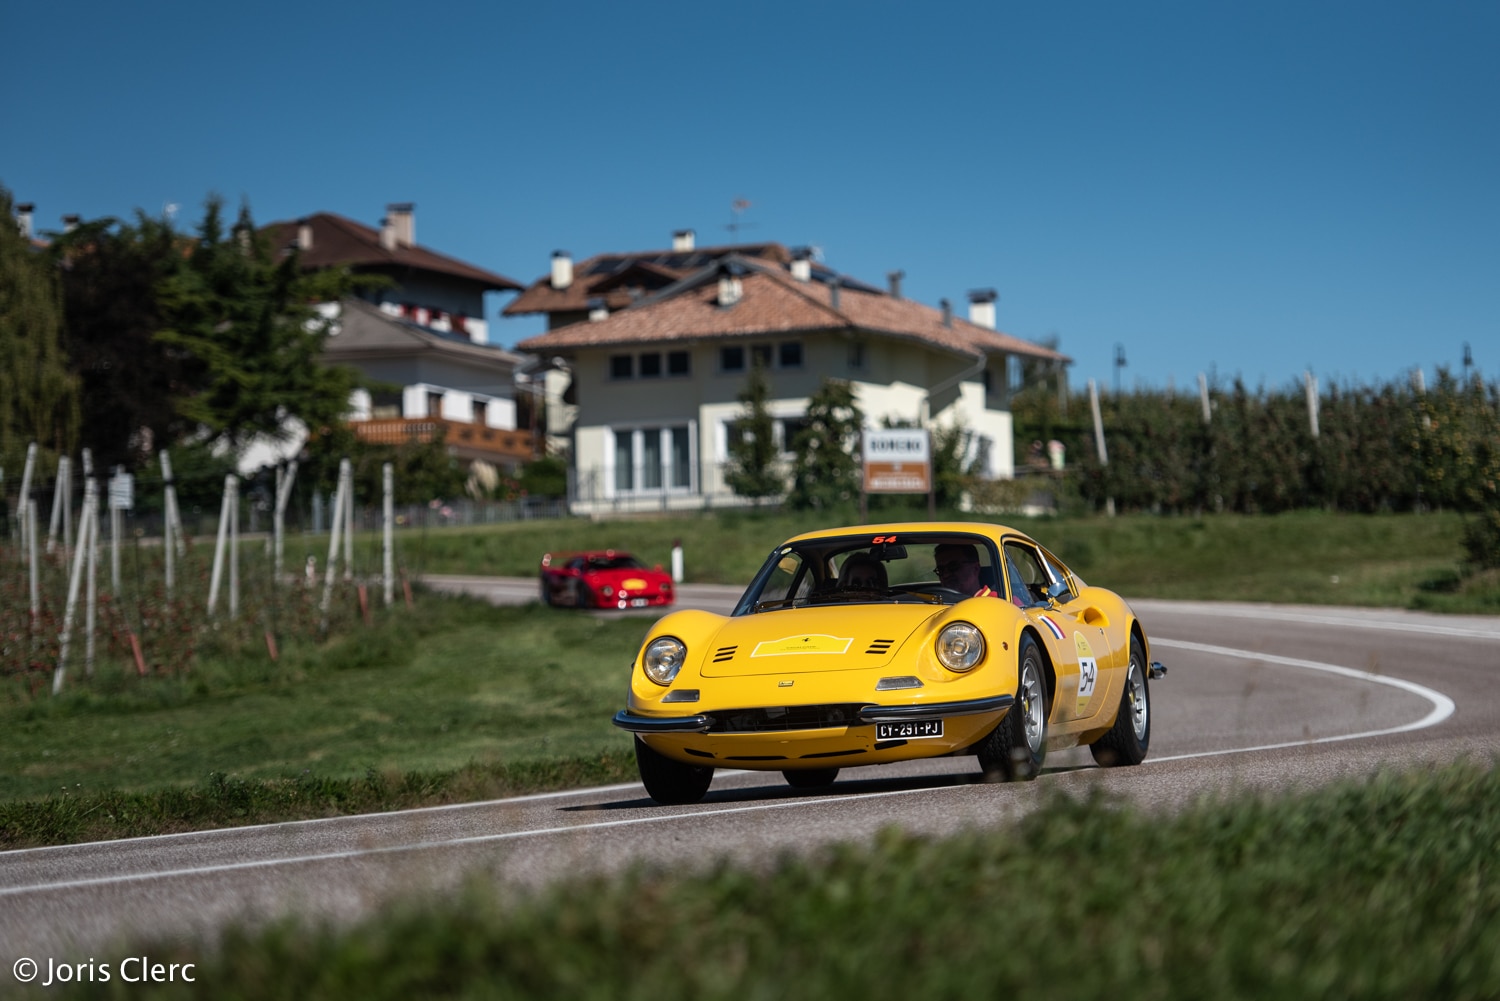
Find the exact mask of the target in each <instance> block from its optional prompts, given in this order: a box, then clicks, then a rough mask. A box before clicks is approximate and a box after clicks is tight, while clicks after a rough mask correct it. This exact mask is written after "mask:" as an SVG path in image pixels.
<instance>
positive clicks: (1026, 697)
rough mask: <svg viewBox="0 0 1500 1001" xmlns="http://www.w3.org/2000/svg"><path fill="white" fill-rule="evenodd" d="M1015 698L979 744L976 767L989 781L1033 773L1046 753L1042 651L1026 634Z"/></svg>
mask: <svg viewBox="0 0 1500 1001" xmlns="http://www.w3.org/2000/svg"><path fill="white" fill-rule="evenodd" d="M1016 678H1017V684H1016V702H1015V705H1013V706H1011V707H1010V712H1008V713H1006V714H1005V718H1004V719H1002V720H1001V721H1000V725H999V726H997V727H995V729H994V731H993V732H991V733H990V735H989V736H988V737H986V738H985V739H984V741H983V742H982V743H981V744H980V745H979V767H981V768H983V769H984V777H985V780H986V781H989V782H1001V781H1003V782H1014V781H1017V780H1022V781H1024V780H1028V779H1034V778H1036V777H1037V774H1038V773H1039V772H1040V771H1041V770H1042V762H1043V761H1044V760H1045V759H1046V757H1047V676H1046V668H1045V667H1044V666H1043V663H1042V652H1041V651H1040V650H1039V649H1037V645H1036V640H1034V639H1032V638H1031V637H1030V636H1027V637H1025V638H1024V639H1022V640H1021V649H1020V652H1019V654H1018V656H1017V661H1016Z"/></svg>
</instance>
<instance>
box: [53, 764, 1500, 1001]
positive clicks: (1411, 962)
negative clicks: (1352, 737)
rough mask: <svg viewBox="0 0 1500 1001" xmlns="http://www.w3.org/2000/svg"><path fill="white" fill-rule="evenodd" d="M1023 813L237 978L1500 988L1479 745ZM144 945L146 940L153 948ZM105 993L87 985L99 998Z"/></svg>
mask: <svg viewBox="0 0 1500 1001" xmlns="http://www.w3.org/2000/svg"><path fill="white" fill-rule="evenodd" d="M1041 794H1042V795H1043V796H1044V797H1045V798H1046V802H1045V803H1044V805H1042V806H1041V807H1040V808H1039V809H1038V810H1037V811H1036V812H1035V813H1032V814H1031V815H1029V816H1028V817H1027V818H1025V819H1023V820H1022V821H1020V822H1019V823H1018V824H1016V825H1014V826H1013V827H1009V828H1004V829H986V830H976V831H973V832H971V833H968V834H965V835H962V836H959V837H955V838H950V839H945V840H927V839H923V838H917V837H912V836H908V835H903V834H900V833H898V832H895V831H890V830H888V831H885V832H882V833H881V834H880V835H879V836H878V837H877V838H876V839H875V843H874V844H873V845H870V846H841V847H837V848H833V849H829V850H825V851H819V852H816V853H813V854H811V855H809V856H801V857H789V858H785V859H783V860H781V861H780V862H779V863H777V864H775V865H774V866H773V867H772V868H771V871H769V872H765V871H753V870H751V869H746V868H737V867H730V866H727V865H720V866H718V867H716V868H709V869H706V870H705V871H699V872H692V873H684V872H682V871H680V869H679V868H677V867H674V871H671V872H668V871H657V870H650V871H635V872H633V873H630V874H628V875H626V876H625V877H623V878H616V879H604V878H594V879H575V880H572V881H570V882H568V883H566V884H564V885H560V886H555V887H552V888H550V889H549V890H547V891H545V892H544V893H542V894H540V895H538V896H535V897H532V898H528V899H522V900H520V901H518V902H517V901H514V900H512V901H509V902H507V901H506V900H505V898H504V897H503V896H502V895H501V894H499V893H497V892H496V890H495V887H493V886H492V885H486V884H484V883H482V882H475V883H474V884H473V885H472V886H471V888H470V890H469V892H468V893H467V894H466V895H464V896H462V897H461V898H459V899H457V900H452V899H450V900H446V901H437V900H428V901H417V902H409V903H407V904H405V905H403V906H400V907H393V908H388V909H387V910H386V911H385V912H384V913H383V914H382V916H380V917H378V918H374V919H372V920H369V921H366V922H364V923H361V924H358V925H356V926H353V927H349V928H336V927H322V928H315V929H310V928H307V927H304V926H302V925H299V924H294V923H285V924H281V925H277V926H275V927H272V928H269V929H262V930H238V931H234V932H231V933H230V934H229V935H228V936H227V937H225V938H224V939H222V940H221V941H220V942H219V943H218V945H219V948H218V949H216V950H213V951H211V952H209V953H207V954H202V953H201V952H199V951H195V949H194V948H193V947H186V946H180V945H178V946H174V945H169V944H160V945H153V946H150V947H149V948H148V949H143V950H141V952H140V954H149V955H150V956H151V957H152V959H153V960H161V961H167V962H171V961H177V962H192V963H195V964H196V965H195V975H196V977H197V980H196V982H195V983H194V984H192V985H191V986H190V987H189V986H187V985H179V986H177V987H171V986H160V987H155V986H153V987H148V986H144V985H138V984H128V985H127V984H122V983H119V982H114V983H111V984H108V985H103V987H104V990H103V991H101V989H100V988H101V985H97V984H91V985H88V994H89V996H91V997H98V996H100V995H101V993H102V994H104V995H106V996H114V997H122V998H123V997H131V998H140V997H148V998H156V997H161V998H170V997H185V996H205V997H215V998H224V999H247V1001H248V999H259V998H281V997H320V998H335V999H336V998H360V999H380V998H409V997H445V998H540V997H546V998H555V997H568V998H576V999H589V998H610V999H633V998H640V999H651V1001H669V999H673V998H692V999H695V1001H699V999H716V998H726V999H727V998H734V999H757V998H776V999H799V998H810V999H812V998H816V999H822V998H829V997H870V998H900V997H923V998H929V997H931V998H990V997H1006V998H1016V999H1026V998H1057V997H1067V998H1074V999H1081V1001H1087V999H1100V1001H1122V999H1134V998H1151V999H1163V1001H1174V999H1179V998H1180V999H1194V1001H1196V999H1200V998H1206V997H1212V998H1221V999H1223V998H1266V997H1276V998H1285V999H1302V998H1307V999H1324V998H1329V997H1338V998H1392V999H1395V998H1413V997H1444V998H1491V997H1496V996H1500V881H1497V880H1495V879H1493V878H1491V877H1490V875H1489V873H1490V869H1491V867H1492V863H1493V859H1494V858H1495V855H1496V852H1497V850H1500V773H1497V771H1496V769H1495V768H1494V767H1493V764H1490V765H1479V764H1474V763H1464V764H1457V765H1450V766H1445V767H1442V768H1437V769H1424V770H1419V771H1411V772H1406V773H1386V774H1382V775H1379V776H1376V777H1375V778H1374V779H1373V780H1369V781H1364V782H1359V783H1353V784H1344V785H1339V786H1335V787H1331V788H1328V789H1324V790H1319V791H1316V792H1313V793H1310V794H1306V795H1303V796H1300V797H1297V798H1295V799H1282V800H1270V799H1265V800H1257V799H1248V800H1246V799H1236V800H1235V801H1233V802H1230V801H1211V802H1204V803H1200V804H1198V805H1196V806H1194V807H1191V808H1189V809H1188V810H1186V811H1184V812H1183V813H1181V814H1179V815H1177V816H1174V817H1171V818H1166V819H1162V818H1158V817H1153V816H1147V815H1144V814H1142V813H1139V812H1137V811H1136V810H1134V809H1133V808H1131V807H1129V806H1128V805H1126V804H1122V803H1120V802H1115V801H1111V800H1109V799H1105V798H1099V797H1095V798H1090V799H1082V800H1080V799H1073V798H1068V797H1066V796H1064V795H1062V794H1058V793H1051V794H1048V793H1046V792H1045V791H1043V792H1042V793H1041ZM131 954H135V953H131ZM83 993H84V992H83V991H82V990H80V991H78V992H76V996H82V995H83Z"/></svg>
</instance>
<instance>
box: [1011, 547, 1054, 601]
mask: <svg viewBox="0 0 1500 1001" xmlns="http://www.w3.org/2000/svg"><path fill="white" fill-rule="evenodd" d="M1005 562H1006V566H1007V577H1008V578H1010V580H1011V594H1012V596H1013V597H1014V596H1015V595H1017V594H1019V595H1020V597H1021V601H1022V604H1026V605H1030V604H1034V603H1035V602H1038V601H1046V600H1047V588H1048V587H1050V586H1051V584H1052V579H1051V577H1050V576H1049V575H1048V573H1047V568H1046V564H1045V563H1043V561H1042V556H1041V554H1040V553H1038V552H1037V551H1036V550H1035V549H1033V548H1032V547H1031V546H1028V545H1026V544H1025V543H1021V542H1007V543H1006V544H1005ZM1016 577H1019V578H1020V579H1019V581H1018V580H1016V579H1015V578H1016Z"/></svg>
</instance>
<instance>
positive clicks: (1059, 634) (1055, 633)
mask: <svg viewBox="0 0 1500 1001" xmlns="http://www.w3.org/2000/svg"><path fill="white" fill-rule="evenodd" d="M1037 618H1039V619H1041V620H1042V621H1043V622H1045V623H1046V624H1047V628H1048V629H1050V630H1052V635H1053V636H1054V637H1056V638H1057V639H1062V638H1063V631H1062V630H1061V629H1059V628H1058V627H1057V623H1056V622H1053V621H1052V620H1051V619H1049V618H1047V616H1045V615H1038V616H1037Z"/></svg>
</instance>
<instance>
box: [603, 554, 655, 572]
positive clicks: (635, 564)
mask: <svg viewBox="0 0 1500 1001" xmlns="http://www.w3.org/2000/svg"><path fill="white" fill-rule="evenodd" d="M589 569H590V570H644V569H646V564H644V563H642V562H641V561H640V560H638V559H636V558H635V557H634V556H631V555H629V554H628V553H611V554H609V555H604V556H590V557H589Z"/></svg>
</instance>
